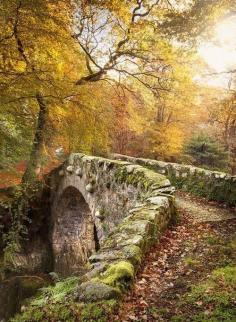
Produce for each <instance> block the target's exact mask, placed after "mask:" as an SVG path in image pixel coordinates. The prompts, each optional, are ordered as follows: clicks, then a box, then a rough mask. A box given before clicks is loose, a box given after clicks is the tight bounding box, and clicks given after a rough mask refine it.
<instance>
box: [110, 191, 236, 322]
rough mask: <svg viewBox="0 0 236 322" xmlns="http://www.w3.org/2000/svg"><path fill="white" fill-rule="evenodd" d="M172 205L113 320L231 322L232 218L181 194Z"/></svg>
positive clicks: (234, 315)
mask: <svg viewBox="0 0 236 322" xmlns="http://www.w3.org/2000/svg"><path fill="white" fill-rule="evenodd" d="M177 205H178V209H179V214H180V220H179V222H178V224H177V225H176V226H174V227H171V228H170V229H169V230H167V231H166V233H165V235H164V236H163V237H162V238H161V240H160V243H159V244H158V245H155V246H154V247H153V248H152V250H151V252H150V253H149V254H148V255H147V257H146V259H145V261H144V263H143V266H142V268H141V270H140V271H139V273H138V275H137V278H136V281H135V284H134V287H133V289H132V292H131V293H130V294H129V296H128V297H127V298H126V300H125V303H124V304H123V306H122V308H121V309H120V311H119V313H118V314H117V315H116V316H115V317H114V319H113V320H114V321H123V322H126V321H127V322H130V321H138V322H144V321H150V322H154V321H160V322H161V321H164V322H169V321H173V322H187V321H196V322H197V321H198V322H200V321H202V322H208V321H209V322H218V321H226V322H235V321H236V268H235V267H236V266H235V265H236V218H235V213H234V212H233V211H229V210H226V209H222V208H219V207H217V206H216V205H212V204H210V203H207V202H206V201H203V200H202V203H200V201H199V200H198V199H196V198H192V197H190V195H186V194H182V193H178V194H177Z"/></svg>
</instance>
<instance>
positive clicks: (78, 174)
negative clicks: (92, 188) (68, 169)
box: [75, 168, 83, 178]
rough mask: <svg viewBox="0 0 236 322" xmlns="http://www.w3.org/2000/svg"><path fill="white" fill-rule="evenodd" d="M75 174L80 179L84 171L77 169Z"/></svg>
mask: <svg viewBox="0 0 236 322" xmlns="http://www.w3.org/2000/svg"><path fill="white" fill-rule="evenodd" d="M75 174H76V175H77V176H79V177H80V178H81V177H82V176H83V171H82V169H80V168H79V169H77V170H76V171H75Z"/></svg>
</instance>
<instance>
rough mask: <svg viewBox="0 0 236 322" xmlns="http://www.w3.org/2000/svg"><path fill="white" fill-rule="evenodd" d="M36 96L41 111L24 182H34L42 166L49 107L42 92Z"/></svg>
mask: <svg viewBox="0 0 236 322" xmlns="http://www.w3.org/2000/svg"><path fill="white" fill-rule="evenodd" d="M35 98H36V100H37V103H38V106H39V113H38V119H37V124H36V129H35V134H34V141H33V145H32V150H31V153H30V158H29V161H28V164H27V167H26V170H25V173H24V175H23V177H22V183H23V184H26V183H30V182H33V181H34V180H35V179H36V177H37V170H38V169H39V168H40V161H41V156H42V150H43V144H44V138H45V130H46V126H47V116H48V108H47V105H46V103H45V100H44V98H43V96H42V94H41V93H36V95H35Z"/></svg>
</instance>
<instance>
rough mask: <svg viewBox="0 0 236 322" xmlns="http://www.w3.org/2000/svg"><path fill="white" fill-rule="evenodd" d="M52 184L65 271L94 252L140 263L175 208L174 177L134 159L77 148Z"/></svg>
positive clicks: (56, 244) (58, 256)
mask: <svg viewBox="0 0 236 322" xmlns="http://www.w3.org/2000/svg"><path fill="white" fill-rule="evenodd" d="M50 187H51V226H52V231H51V235H50V240H51V245H52V251H53V259H54V269H53V270H54V271H55V272H57V273H59V274H61V275H63V276H68V275H71V274H73V273H77V274H78V273H80V271H81V272H83V270H84V267H85V264H86V263H87V262H88V259H89V258H90V262H91V263H93V264H92V265H93V266H98V265H99V266H101V264H105V263H108V262H109V263H111V262H114V261H118V260H128V261H130V263H131V265H133V264H135V265H137V264H138V262H140V260H141V257H142V254H143V253H144V251H145V250H146V249H147V247H148V246H149V245H151V243H152V242H153V241H154V240H156V239H157V238H158V237H159V235H160V233H161V231H162V230H163V229H164V228H165V227H166V226H167V224H168V223H169V221H170V220H171V218H172V217H173V216H174V214H175V211H174V207H173V198H172V197H171V194H172V192H173V191H174V189H173V187H171V185H170V182H169V180H168V179H166V177H165V176H163V175H160V174H157V173H154V172H153V171H151V170H148V169H146V168H143V167H141V166H140V165H133V164H131V163H129V162H124V161H117V160H108V159H103V158H100V157H90V156H85V155H82V154H73V155H71V156H70V158H69V159H68V161H67V162H66V163H65V164H64V165H63V166H62V167H60V168H59V169H57V170H56V171H54V172H53V173H52V175H51V178H50ZM92 254H93V255H92ZM91 255H92V256H91Z"/></svg>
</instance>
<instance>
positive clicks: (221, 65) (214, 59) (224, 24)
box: [199, 15, 236, 87]
mask: <svg viewBox="0 0 236 322" xmlns="http://www.w3.org/2000/svg"><path fill="white" fill-rule="evenodd" d="M199 53H200V55H201V57H202V58H203V59H204V60H205V61H206V63H207V64H208V65H209V67H210V68H211V69H212V72H213V73H214V72H215V73H220V74H219V75H213V77H210V78H209V84H211V85H212V86H223V87H227V86H228V82H229V80H230V77H231V75H230V74H228V73H227V72H229V71H232V70H235V69H236V58H235V57H236V15H234V16H232V17H230V18H227V19H225V20H223V21H220V22H219V23H218V24H217V25H216V26H215V28H214V32H213V37H212V39H211V40H210V41H209V42H205V43H203V44H202V45H201V46H200V48H199Z"/></svg>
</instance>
